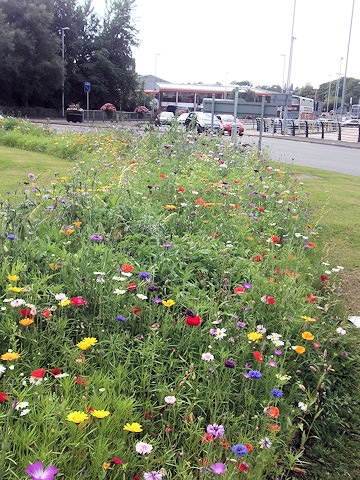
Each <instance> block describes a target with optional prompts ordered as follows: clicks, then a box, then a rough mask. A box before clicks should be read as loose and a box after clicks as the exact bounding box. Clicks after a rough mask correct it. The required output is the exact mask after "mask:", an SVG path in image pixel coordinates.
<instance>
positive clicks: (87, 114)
mask: <svg viewBox="0 0 360 480" xmlns="http://www.w3.org/2000/svg"><path fill="white" fill-rule="evenodd" d="M83 118H84V122H136V121H146V122H148V121H150V120H151V114H150V113H136V112H105V111H104V110H84V114H83Z"/></svg>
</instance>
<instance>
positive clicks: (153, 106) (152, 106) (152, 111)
mask: <svg viewBox="0 0 360 480" xmlns="http://www.w3.org/2000/svg"><path fill="white" fill-rule="evenodd" d="M159 55H160V53H155V69H154V96H153V101H152V105H151V116H152V117H153V116H154V113H155V98H156V93H155V92H156V69H157V57H158V56H159ZM159 100H160V99H159Z"/></svg>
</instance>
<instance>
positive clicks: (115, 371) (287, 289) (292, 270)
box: [0, 119, 354, 480]
mask: <svg viewBox="0 0 360 480" xmlns="http://www.w3.org/2000/svg"><path fill="white" fill-rule="evenodd" d="M6 122H7V120H6V119H4V120H3V127H2V129H1V132H0V143H1V144H2V145H11V146H17V147H18V148H24V149H25V150H26V149H28V150H37V151H43V152H44V151H45V152H49V153H51V154H53V155H57V156H58V157H59V165H60V164H61V158H66V159H68V160H71V162H72V166H71V168H70V169H69V170H67V171H66V172H61V173H55V172H54V176H53V179H52V180H51V181H50V182H49V183H47V184H42V181H41V172H37V171H26V172H25V171H24V172H20V173H19V185H20V186H19V189H18V190H17V192H16V194H15V193H14V192H8V193H6V185H5V186H4V188H2V190H1V196H0V200H1V202H0V212H1V216H0V236H1V249H0V265H1V267H0V285H1V303H0V307H1V310H0V332H1V335H0V347H1V351H0V354H1V361H0V375H1V379H0V382H1V383H0V402H1V403H0V439H1V446H2V448H1V453H0V456H1V459H0V478H1V479H13V480H15V479H22V480H25V479H32V480H37V479H45V480H53V479H54V478H55V479H56V478H59V479H60V478H64V479H68V480H73V479H74V480H75V479H86V480H97V479H114V480H115V479H119V480H133V479H135V480H139V479H145V480H161V479H164V480H174V479H177V480H190V479H198V478H200V479H209V480H211V479H215V478H218V477H222V478H223V479H224V480H227V479H241V478H247V479H253V480H259V479H274V480H275V479H288V478H303V477H301V474H302V472H304V471H308V472H309V471H310V472H311V466H310V467H309V465H308V464H307V463H306V462H305V457H306V451H307V448H308V445H313V444H314V442H315V443H316V441H317V440H318V439H321V438H325V437H326V436H328V437H335V436H336V435H339V432H340V431H343V430H344V418H345V417H346V413H344V408H345V409H346V406H344V405H345V402H344V399H343V398H342V397H341V395H340V394H339V388H340V385H341V384H342V382H344V381H345V378H346V374H347V372H348V371H349V370H351V368H352V364H353V362H354V356H353V352H352V351H351V346H349V337H350V334H351V329H352V328H354V327H351V326H349V325H348V322H347V318H346V316H345V315H344V314H343V313H342V311H341V309H339V308H338V293H339V273H340V272H341V269H342V267H341V266H338V265H331V264H329V262H328V261H327V260H326V258H324V257H323V256H322V255H321V252H320V251H319V250H318V249H317V242H318V240H319V238H320V237H321V234H322V228H321V224H320V223H318V220H317V219H316V218H311V204H310V199H309V195H308V193H309V192H306V191H305V190H304V188H303V186H302V185H301V182H299V181H298V179H296V178H294V177H293V176H292V175H291V170H290V169H289V168H287V167H286V166H285V165H283V166H281V165H275V164H274V163H272V162H271V161H270V160H269V159H267V158H266V157H265V156H263V155H260V154H258V152H257V151H256V150H252V149H251V148H245V147H244V148H243V147H242V146H241V145H238V146H234V145H233V144H232V143H231V142H230V141H228V140H227V141H225V140H224V139H223V138H221V136H220V137H218V136H215V137H212V136H206V135H200V136H196V135H189V134H187V133H186V132H179V131H177V130H176V129H175V128H172V129H170V130H169V131H168V132H165V133H164V132H163V133H161V132H159V131H157V130H155V129H153V128H148V129H147V131H145V132H136V131H130V130H126V129H115V128H114V129H109V130H106V131H105V130H102V131H93V132H90V133H86V134H79V133H62V134H61V133H56V132H55V131H52V130H51V129H49V128H48V127H46V126H44V127H34V126H33V125H31V124H29V123H28V122H23V123H22V124H18V122H17V121H14V120H11V121H10V120H9V121H8V123H6ZM6 125H7V128H4V127H5V126H6ZM313 478H314V477H313Z"/></svg>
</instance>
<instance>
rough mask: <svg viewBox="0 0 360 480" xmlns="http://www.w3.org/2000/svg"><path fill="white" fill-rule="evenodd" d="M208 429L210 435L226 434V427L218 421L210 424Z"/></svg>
mask: <svg viewBox="0 0 360 480" xmlns="http://www.w3.org/2000/svg"><path fill="white" fill-rule="evenodd" d="M206 431H207V433H208V434H209V435H213V436H214V437H215V438H221V437H222V436H223V435H225V429H224V427H223V426H222V425H217V424H216V423H214V424H213V425H208V426H207V429H206Z"/></svg>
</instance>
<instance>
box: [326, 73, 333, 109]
mask: <svg viewBox="0 0 360 480" xmlns="http://www.w3.org/2000/svg"><path fill="white" fill-rule="evenodd" d="M329 78H330V81H329V91H328V97H327V106H326V113H327V114H329V102H330V93H331V82H332V79H331V76H330V75H329Z"/></svg>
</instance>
